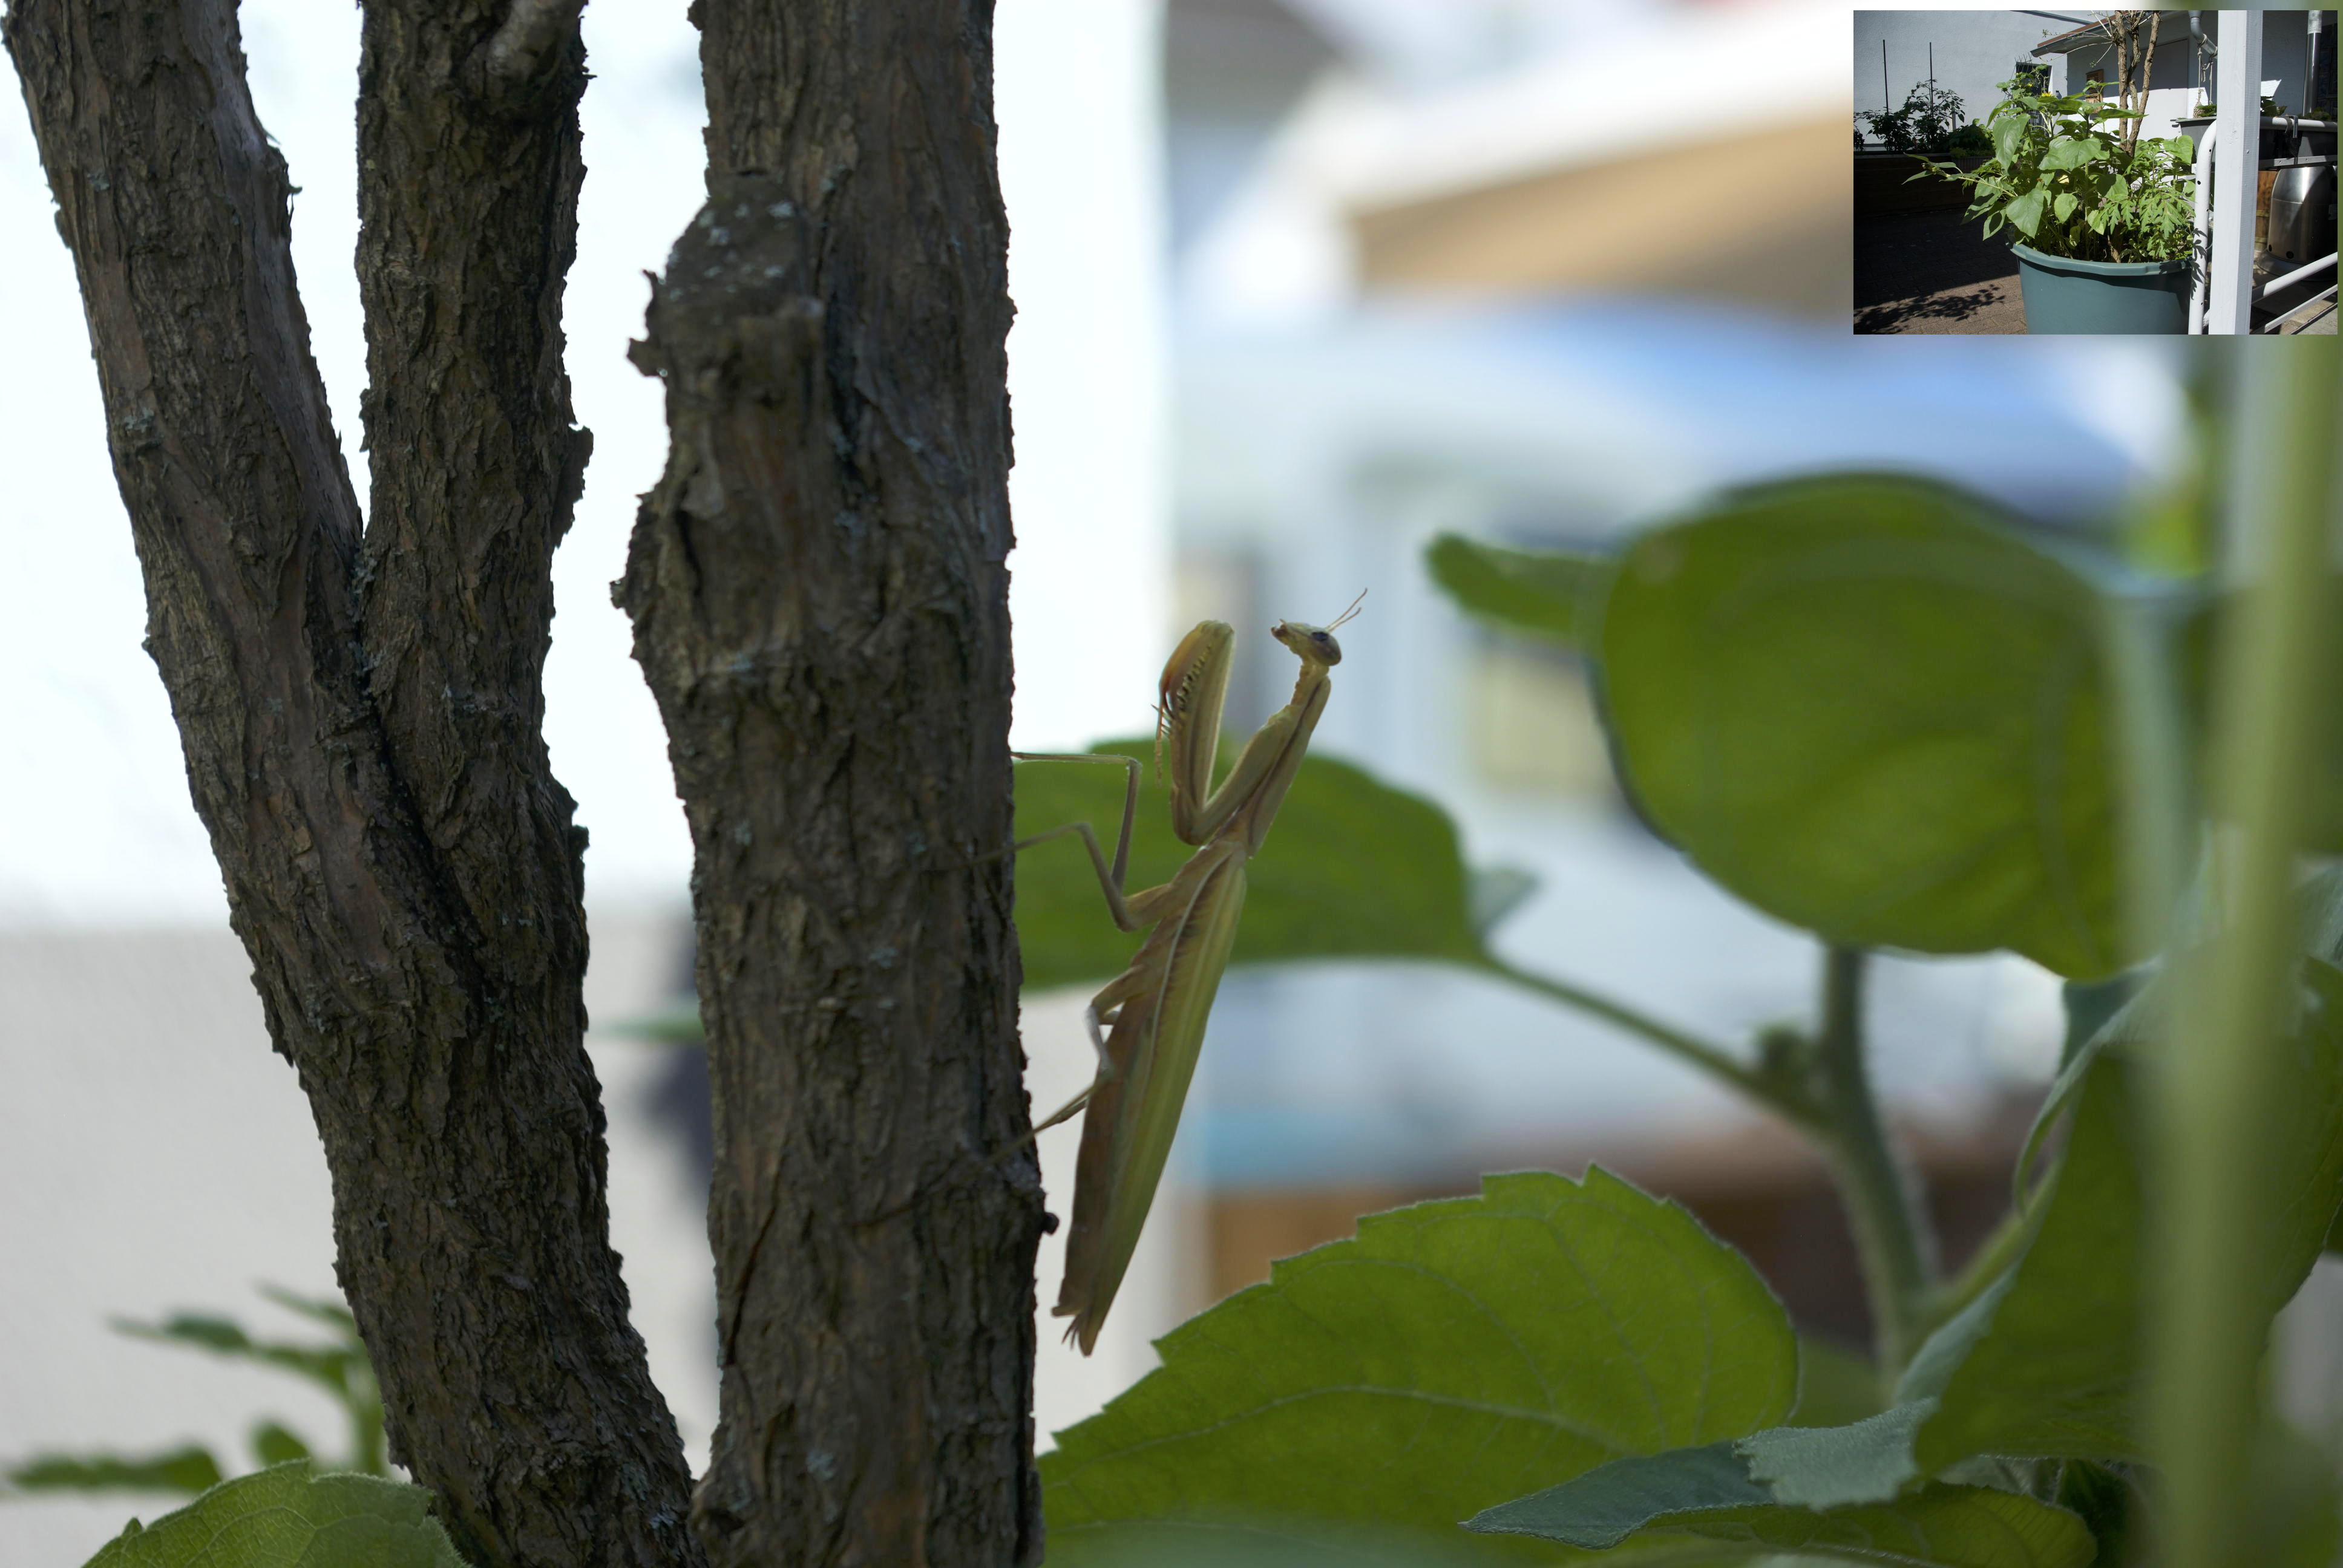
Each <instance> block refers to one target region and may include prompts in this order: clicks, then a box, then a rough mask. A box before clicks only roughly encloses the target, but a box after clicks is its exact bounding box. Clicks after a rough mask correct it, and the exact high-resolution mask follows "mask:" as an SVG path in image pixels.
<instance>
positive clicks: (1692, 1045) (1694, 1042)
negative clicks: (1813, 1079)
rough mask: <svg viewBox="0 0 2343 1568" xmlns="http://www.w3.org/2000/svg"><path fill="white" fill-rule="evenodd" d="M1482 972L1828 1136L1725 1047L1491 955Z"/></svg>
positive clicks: (1805, 1104) (1796, 1099) (1800, 1102)
mask: <svg viewBox="0 0 2343 1568" xmlns="http://www.w3.org/2000/svg"><path fill="white" fill-rule="evenodd" d="M1481 967H1482V968H1483V969H1484V970H1486V971H1487V972H1489V973H1491V974H1493V975H1495V976H1497V977H1498V978H1500V979H1502V980H1511V981H1512V982H1513V984H1515V985H1517V986H1520V987H1522V988H1523V990H1534V991H1535V992H1537V993H1538V994H1539V995H1540V996H1543V997H1546V998H1549V999H1551V1000H1554V1001H1558V1002H1561V1003H1563V1004H1564V1006H1566V1007H1573V1008H1576V1009H1577V1010H1579V1011H1581V1012H1584V1013H1592V1014H1593V1015H1594V1017H1596V1018H1599V1019H1601V1020H1604V1022H1606V1023H1610V1024H1614V1025H1616V1026H1617V1027H1618V1028H1620V1029H1623V1030H1626V1031H1627V1032H1628V1033H1629V1034H1632V1035H1635V1036H1637V1037H1639V1038H1641V1039H1643V1040H1647V1041H1649V1042H1650V1043H1651V1044H1653V1045H1656V1046H1658V1047H1659V1048H1660V1049H1661V1050H1664V1051H1666V1052H1668V1053H1669V1054H1670V1055H1672V1056H1674V1057H1677V1058H1679V1059H1681V1060H1684V1061H1688V1062H1690V1063H1692V1064H1693V1065H1694V1067H1697V1068H1699V1069H1700V1070H1702V1071H1704V1072H1705V1073H1707V1074H1708V1075H1709V1076H1711V1077H1712V1078H1717V1079H1722V1080H1723V1081H1725V1082H1726V1083H1729V1084H1731V1085H1732V1086H1733V1087H1734V1088H1735V1089H1738V1090H1740V1091H1742V1092H1743V1093H1744V1094H1746V1095H1748V1096H1749V1097H1750V1098H1751V1099H1753V1100H1755V1101H1758V1102H1759V1103H1760V1104H1762V1105H1764V1106H1765V1107H1766V1108H1767V1109H1769V1110H1771V1111H1774V1112H1775V1114H1777V1115H1779V1116H1780V1117H1782V1118H1783V1119H1784V1120H1785V1121H1789V1122H1791V1123H1792V1124H1794V1125H1795V1126H1798V1127H1801V1128H1804V1129H1805V1130H1806V1131H1809V1132H1814V1133H1817V1134H1819V1133H1822V1132H1823V1131H1825V1129H1824V1128H1823V1127H1822V1126H1821V1124H1820V1123H1819V1121H1817V1119H1816V1114H1815V1106H1814V1105H1813V1104H1812V1103H1811V1102H1809V1101H1807V1100H1805V1098H1804V1097H1802V1096H1799V1095H1797V1094H1795V1093H1794V1092H1792V1091H1790V1090H1788V1089H1787V1088H1785V1086H1784V1085H1782V1084H1780V1083H1777V1082H1775V1081H1773V1080H1771V1079H1769V1078H1767V1077H1766V1076H1765V1075H1764V1074H1763V1073H1760V1072H1759V1071H1758V1070H1756V1069H1755V1068H1753V1067H1751V1066H1749V1065H1748V1064H1747V1063H1745V1062H1743V1061H1742V1060H1739V1059H1738V1058H1736V1057H1735V1055H1734V1054H1733V1053H1732V1052H1731V1051H1729V1050H1725V1048H1724V1047H1723V1046H1720V1045H1715V1044H1712V1043H1710V1042H1709V1041H1707V1040H1701V1039H1699V1038H1697V1037H1696V1036H1694V1035H1689V1034H1686V1033H1684V1031H1683V1030H1679V1029H1674V1028H1672V1027H1670V1026H1669V1025H1667V1024H1664V1023H1662V1022H1660V1021H1659V1020H1657V1019H1655V1018H1653V1017H1651V1016H1650V1015H1648V1014H1646V1013H1641V1012H1638V1011H1636V1010H1634V1008H1631V1007H1628V1006H1627V1005H1625V1004H1624V1003H1623V1002H1616V1001H1614V1000H1611V999H1610V998H1609V997H1606V996H1602V995H1600V994H1598V993H1596V992H1594V991H1591V990H1583V989H1581V988H1580V987H1578V986H1574V985H1571V984H1569V983H1568V982H1567V981H1564V980H1549V979H1547V978H1546V977H1545V976H1544V975H1542V974H1534V973H1533V972H1531V971H1530V970H1524V969H1519V968H1516V967H1515V966H1514V965H1513V964H1511V963H1509V962H1507V961H1506V960H1503V959H1502V958H1499V957H1497V956H1496V955H1495V954H1493V953H1492V954H1490V955H1488V956H1487V957H1486V958H1484V959H1483V960H1481Z"/></svg>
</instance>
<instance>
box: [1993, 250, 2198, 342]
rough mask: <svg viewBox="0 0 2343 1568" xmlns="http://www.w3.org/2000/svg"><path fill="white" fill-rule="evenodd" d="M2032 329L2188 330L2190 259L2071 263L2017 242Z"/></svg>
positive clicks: (2030, 331)
mask: <svg viewBox="0 0 2343 1568" xmlns="http://www.w3.org/2000/svg"><path fill="white" fill-rule="evenodd" d="M2009 249H2010V254H2011V255H2013V256H2016V257H2017V286H2018V289H2019V291H2020V292H2021V293H2022V294H2023V295H2024V296H2025V298H2026V332H2027V333H2028V334H2034V333H2044V332H2168V333H2176V334H2185V333H2187V330H2188V258H2187V256H2179V257H2177V258H2176V259H2174V260H2171V261H2069V260H2067V259H2066V257H2065V256H2045V255H2043V254H2042V253H2041V252H2040V251H2038V250H2029V249H2027V248H2026V246H2022V245H2017V244H2015V243H2013V244H2012V245H2011V246H2010V247H2009Z"/></svg>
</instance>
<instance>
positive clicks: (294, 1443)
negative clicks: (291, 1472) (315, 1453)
mask: <svg viewBox="0 0 2343 1568" xmlns="http://www.w3.org/2000/svg"><path fill="white" fill-rule="evenodd" d="M252 1453H253V1457H254V1458H256V1459H257V1460H258V1461H259V1462H260V1464H261V1468H262V1469H264V1470H265V1469H266V1468H267V1467H268V1466H270V1465H272V1464H283V1463H285V1462H287V1461H288V1460H295V1459H307V1458H308V1457H309V1445H308V1443H307V1442H306V1441H304V1440H303V1438H302V1437H301V1435H300V1433H298V1432H295V1431H293V1430H292V1429H291V1428H290V1427H288V1426H286V1425H285V1424H284V1423H283V1422H274V1421H264V1422H261V1423H260V1424H259V1425H257V1426H256V1427H254V1428H253V1429H252Z"/></svg>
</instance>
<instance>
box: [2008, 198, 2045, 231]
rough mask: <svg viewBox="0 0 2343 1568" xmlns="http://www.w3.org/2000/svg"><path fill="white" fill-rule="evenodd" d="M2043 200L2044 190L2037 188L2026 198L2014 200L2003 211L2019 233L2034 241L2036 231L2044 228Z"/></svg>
mask: <svg viewBox="0 0 2343 1568" xmlns="http://www.w3.org/2000/svg"><path fill="white" fill-rule="evenodd" d="M2043 199H2044V188H2043V187H2042V186H2035V187H2034V188H2033V189H2032V190H2030V191H2027V192H2026V194H2025V195H2024V196H2018V197H2016V198H2015V199H2013V200H2012V201H2011V202H2010V204H2009V205H2008V206H2006V207H2004V208H2003V209H2002V211H2003V212H2004V213H2006V214H2007V215H2008V217H2009V221H2010V223H2011V224H2012V225H2013V226H2016V230H2017V232H2018V233H2020V234H2022V235H2024V236H2026V238H2028V239H2032V238H2033V237H2034V231H2035V230H2036V229H2037V228H2040V227H2041V226H2042V204H2043Z"/></svg>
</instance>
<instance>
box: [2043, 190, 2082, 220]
mask: <svg viewBox="0 0 2343 1568" xmlns="http://www.w3.org/2000/svg"><path fill="white" fill-rule="evenodd" d="M2082 205H2083V204H2082V202H2081V201H2080V200H2079V199H2077V196H2076V195H2075V193H2074V192H2073V191H2060V192H2059V193H2058V195H2057V196H2056V199H2054V200H2053V201H2052V202H2051V203H2050V216H2052V217H2055V218H2056V219H2057V220H2058V221H2059V222H2060V223H2065V222H2066V220H2067V218H2069V217H2071V216H2074V212H2075V209H2076V208H2077V207H2078V206H2082Z"/></svg>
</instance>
